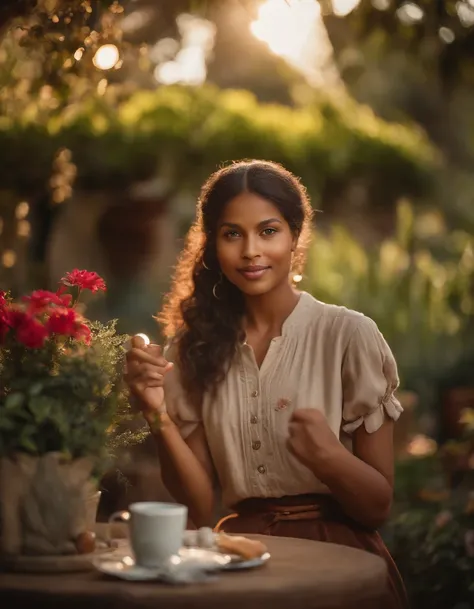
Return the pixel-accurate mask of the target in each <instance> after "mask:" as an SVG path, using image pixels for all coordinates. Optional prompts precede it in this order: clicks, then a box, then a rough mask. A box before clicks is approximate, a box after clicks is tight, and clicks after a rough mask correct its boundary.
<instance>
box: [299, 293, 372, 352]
mask: <svg viewBox="0 0 474 609" xmlns="http://www.w3.org/2000/svg"><path fill="white" fill-rule="evenodd" d="M302 298H304V308H303V311H302V319H301V321H302V327H304V329H305V330H306V331H309V332H310V333H317V334H319V333H321V332H323V333H330V334H337V335H341V336H343V337H345V338H346V339H347V341H349V340H350V338H352V336H353V335H355V334H357V333H358V332H371V331H376V330H377V325H376V323H375V322H374V321H373V320H372V319H371V318H370V317H367V316H366V315H364V313H362V312H360V311H355V310H354V309H349V308H347V307H344V306H341V305H334V304H328V303H325V302H322V301H321V300H318V299H316V298H314V296H312V295H311V294H308V293H307V292H303V294H302Z"/></svg>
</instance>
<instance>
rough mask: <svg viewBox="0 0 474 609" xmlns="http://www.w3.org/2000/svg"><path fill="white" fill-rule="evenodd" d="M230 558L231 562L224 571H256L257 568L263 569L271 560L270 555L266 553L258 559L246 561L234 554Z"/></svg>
mask: <svg viewBox="0 0 474 609" xmlns="http://www.w3.org/2000/svg"><path fill="white" fill-rule="evenodd" d="M230 557H231V561H230V562H229V563H228V564H227V565H225V567H224V571H240V570H244V569H256V568H257V567H262V566H263V565H264V564H266V563H267V562H268V561H269V560H270V553H269V552H265V553H264V554H262V555H261V556H259V557H258V558H251V559H249V560H245V559H244V558H242V557H241V556H237V555H234V554H231V555H230Z"/></svg>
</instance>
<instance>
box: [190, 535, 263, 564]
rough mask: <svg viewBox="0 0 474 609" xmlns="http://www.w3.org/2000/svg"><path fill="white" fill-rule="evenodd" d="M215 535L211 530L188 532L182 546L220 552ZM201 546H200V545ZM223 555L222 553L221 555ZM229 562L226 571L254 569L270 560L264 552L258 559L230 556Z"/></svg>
mask: <svg viewBox="0 0 474 609" xmlns="http://www.w3.org/2000/svg"><path fill="white" fill-rule="evenodd" d="M216 537H217V534H216V533H213V532H212V529H208V528H203V529H200V530H198V531H195V530H188V531H185V533H184V540H183V541H184V545H185V546H187V547H189V548H192V547H199V546H201V547H205V548H208V549H211V550H214V551H215V552H219V553H220V550H219V548H218V546H217V544H216ZM201 544H202V545H201ZM222 554H224V553H222ZM230 558H231V560H230V562H229V563H228V564H227V565H226V566H225V567H224V568H225V570H226V571H237V570H240V569H254V568H256V567H261V566H262V565H264V564H265V563H266V562H268V560H269V559H270V554H269V553H268V552H265V553H264V554H262V556H259V557H258V558H252V559H250V560H245V558H242V557H241V556H239V555H237V554H230Z"/></svg>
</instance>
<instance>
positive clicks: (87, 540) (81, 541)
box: [75, 531, 95, 554]
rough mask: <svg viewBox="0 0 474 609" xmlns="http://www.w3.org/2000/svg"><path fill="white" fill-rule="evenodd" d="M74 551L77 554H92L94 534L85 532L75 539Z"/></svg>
mask: <svg viewBox="0 0 474 609" xmlns="http://www.w3.org/2000/svg"><path fill="white" fill-rule="evenodd" d="M75 544H76V549H77V551H78V553H79V554H92V552H94V550H95V533H93V532H92V531H85V532H84V533H81V534H80V535H78V536H77V537H76V541H75Z"/></svg>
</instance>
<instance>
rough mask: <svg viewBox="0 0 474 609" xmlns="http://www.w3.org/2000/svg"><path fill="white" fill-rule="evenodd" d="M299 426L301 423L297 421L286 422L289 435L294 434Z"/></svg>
mask: <svg viewBox="0 0 474 609" xmlns="http://www.w3.org/2000/svg"><path fill="white" fill-rule="evenodd" d="M300 428H301V423H299V422H297V421H290V422H289V423H288V433H289V434H290V435H291V436H294V435H295V434H296V433H297V432H298V431H299V429H300Z"/></svg>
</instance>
